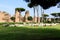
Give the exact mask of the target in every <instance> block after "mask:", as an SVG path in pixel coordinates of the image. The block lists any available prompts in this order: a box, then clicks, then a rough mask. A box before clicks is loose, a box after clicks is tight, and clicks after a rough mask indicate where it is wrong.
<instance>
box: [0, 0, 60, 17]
mask: <svg viewBox="0 0 60 40" xmlns="http://www.w3.org/2000/svg"><path fill="white" fill-rule="evenodd" d="M17 7H22V8H25V9H26V10H29V12H30V15H31V16H33V8H29V7H28V6H27V3H26V2H24V1H23V0H0V11H6V12H8V13H9V14H11V15H14V14H15V8H17ZM44 12H45V13H46V14H49V15H50V14H51V13H53V12H60V8H57V6H55V7H51V8H49V9H47V10H44ZM39 13H40V14H41V10H40V8H39ZM21 14H22V16H24V15H25V11H24V12H22V13H21ZM50 17H52V16H50Z"/></svg>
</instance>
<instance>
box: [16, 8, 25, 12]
mask: <svg viewBox="0 0 60 40" xmlns="http://www.w3.org/2000/svg"><path fill="white" fill-rule="evenodd" d="M17 10H18V11H19V12H20V11H21V12H22V11H25V9H24V8H15V11H17Z"/></svg>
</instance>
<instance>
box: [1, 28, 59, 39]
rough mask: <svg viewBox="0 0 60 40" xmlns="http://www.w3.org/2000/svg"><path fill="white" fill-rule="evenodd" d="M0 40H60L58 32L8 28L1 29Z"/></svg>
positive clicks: (56, 30) (45, 29)
mask: <svg viewBox="0 0 60 40" xmlns="http://www.w3.org/2000/svg"><path fill="white" fill-rule="evenodd" d="M0 40H60V30H58V29H53V28H51V29H50V28H25V27H24V28H23V27H20V28H18V27H8V28H3V29H1V31H0Z"/></svg>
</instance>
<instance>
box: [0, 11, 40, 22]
mask: <svg viewBox="0 0 60 40" xmlns="http://www.w3.org/2000/svg"><path fill="white" fill-rule="evenodd" d="M29 16H30V13H29V11H26V12H25V15H24V17H22V15H21V12H19V11H15V14H14V17H15V22H30V21H29V20H28V19H27V18H28V17H29ZM33 21H34V22H37V17H35V18H34V17H33V20H32V21H31V22H33ZM38 21H39V22H40V18H39V20H38ZM0 22H13V21H12V20H11V15H9V14H8V13H7V12H4V11H3V12H1V11H0Z"/></svg>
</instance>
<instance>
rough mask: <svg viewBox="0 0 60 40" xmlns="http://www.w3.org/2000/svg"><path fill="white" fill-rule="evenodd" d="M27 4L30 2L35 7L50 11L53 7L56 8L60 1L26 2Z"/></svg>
mask: <svg viewBox="0 0 60 40" xmlns="http://www.w3.org/2000/svg"><path fill="white" fill-rule="evenodd" d="M25 1H26V2H30V1H31V2H30V4H32V5H33V6H35V5H40V6H41V7H42V8H43V9H48V8H50V7H52V6H56V4H57V3H59V2H60V0H30V1H29V0H25Z"/></svg>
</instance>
